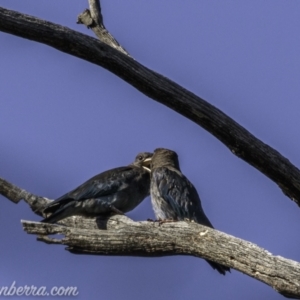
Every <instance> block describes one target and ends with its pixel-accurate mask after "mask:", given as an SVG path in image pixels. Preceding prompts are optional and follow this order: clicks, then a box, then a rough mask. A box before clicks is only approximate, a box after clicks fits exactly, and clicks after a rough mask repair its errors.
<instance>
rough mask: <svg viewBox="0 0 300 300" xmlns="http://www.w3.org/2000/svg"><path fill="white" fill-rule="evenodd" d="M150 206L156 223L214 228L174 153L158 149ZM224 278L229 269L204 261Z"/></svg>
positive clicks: (154, 159)
mask: <svg viewBox="0 0 300 300" xmlns="http://www.w3.org/2000/svg"><path fill="white" fill-rule="evenodd" d="M150 191H151V202H152V206H153V210H154V213H155V216H156V218H157V219H158V220H162V221H164V220H166V221H167V220H173V221H184V220H189V221H194V222H196V223H199V224H202V225H205V226H208V227H211V228H213V226H212V224H211V223H210V221H209V220H208V218H207V217H206V215H205V213H204V211H203V208H202V206H201V201H200V198H199V195H198V193H197V190H196V189H195V187H194V186H193V184H192V183H191V182H190V181H189V180H188V179H187V178H186V177H185V176H184V175H183V174H182V173H181V171H180V167H179V161H178V156H177V154H176V152H174V151H171V150H168V149H163V148H159V149H156V150H155V151H154V152H153V156H152V161H151V188H150ZM207 262H208V263H209V264H210V265H211V266H212V267H213V268H214V269H216V270H217V271H219V273H221V274H223V275H225V272H226V271H230V269H229V268H228V267H225V266H223V265H220V264H218V263H215V262H212V261H209V260H208V261H207Z"/></svg>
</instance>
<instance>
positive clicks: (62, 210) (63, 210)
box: [41, 201, 77, 223]
mask: <svg viewBox="0 0 300 300" xmlns="http://www.w3.org/2000/svg"><path fill="white" fill-rule="evenodd" d="M76 210H77V209H76V205H75V201H71V202H69V203H68V204H67V205H63V206H61V207H59V209H57V210H56V211H54V212H53V213H52V214H51V215H50V216H48V217H46V218H45V219H43V220H42V221H41V222H42V223H56V222H58V221H60V220H62V219H64V218H67V217H70V216H73V215H76V213H77V212H76ZM44 212H45V211H44Z"/></svg>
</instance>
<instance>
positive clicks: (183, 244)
mask: <svg viewBox="0 0 300 300" xmlns="http://www.w3.org/2000/svg"><path fill="white" fill-rule="evenodd" d="M69 219H70V220H69V221H68V224H71V223H72V224H73V227H67V226H61V225H52V224H44V223H38V222H30V221H22V224H23V228H24V230H25V231H26V232H27V233H30V234H36V235H38V240H39V241H43V242H45V243H48V244H61V245H66V246H67V247H66V250H68V251H70V252H71V253H76V254H94V255H130V256H148V257H156V256H167V255H191V256H195V257H201V258H205V259H209V260H212V261H215V262H218V263H221V264H223V265H226V266H228V267H231V268H234V269H236V270H238V271H240V272H243V273H245V274H247V275H249V276H251V277H253V278H255V279H257V280H260V281H262V282H264V283H266V284H268V285H269V286H271V287H272V288H274V289H275V290H276V291H277V292H279V293H280V294H282V295H283V296H286V297H292V298H298V299H300V280H299V278H300V264H299V263H297V262H295V261H292V260H289V259H285V258H283V257H280V256H274V255H272V254H271V253H269V252H268V251H266V250H264V249H262V248H260V247H258V246H257V245H254V244H252V243H249V242H247V241H244V240H241V239H238V238H235V237H233V236H230V235H228V234H225V233H222V232H220V231H217V230H214V229H211V228H208V227H205V226H203V225H199V224H196V223H193V222H174V223H164V224H162V225H160V224H159V223H157V222H156V223H154V222H147V221H145V222H133V221H132V220H131V219H129V218H127V217H125V216H119V215H116V216H113V217H111V218H110V219H106V220H101V219H95V218H94V219H92V218H91V219H82V218H81V221H80V223H77V222H76V219H77V218H76V217H71V218H69ZM83 223H84V224H85V226H83ZM83 228H85V229H83ZM52 234H62V235H64V236H65V237H64V238H60V239H59V238H52V237H51V238H50V237H49V236H48V235H52Z"/></svg>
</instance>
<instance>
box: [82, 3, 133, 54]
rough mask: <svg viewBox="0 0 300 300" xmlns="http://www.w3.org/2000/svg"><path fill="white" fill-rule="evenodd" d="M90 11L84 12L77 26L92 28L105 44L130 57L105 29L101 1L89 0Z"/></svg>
mask: <svg viewBox="0 0 300 300" xmlns="http://www.w3.org/2000/svg"><path fill="white" fill-rule="evenodd" d="M89 4H90V9H89V10H88V9H86V10H84V11H83V12H82V13H81V14H80V15H79V16H78V18H77V24H84V25H85V26H87V28H91V29H92V30H93V31H94V33H95V34H96V36H97V37H98V38H99V39H100V41H102V42H103V43H105V44H107V45H109V46H111V47H113V48H115V49H117V50H118V51H120V52H122V53H124V54H126V55H127V56H129V57H130V55H129V53H128V52H127V51H126V50H125V49H124V48H123V47H122V46H121V45H120V44H119V43H118V41H117V40H116V39H115V38H114V37H113V36H112V34H111V33H110V32H109V31H108V30H107V29H106V28H105V26H104V23H103V16H102V14H101V5H100V2H99V0H89Z"/></svg>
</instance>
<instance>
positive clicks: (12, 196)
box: [0, 178, 51, 216]
mask: <svg viewBox="0 0 300 300" xmlns="http://www.w3.org/2000/svg"><path fill="white" fill-rule="evenodd" d="M0 195H3V196H4V197H6V198H7V199H9V200H10V201H12V202H13V203H16V204H17V203H19V202H20V200H22V199H23V200H24V201H25V202H26V203H28V205H29V206H30V208H31V209H32V210H33V212H34V213H36V214H37V215H39V216H41V215H42V212H41V211H42V208H43V207H45V206H46V204H47V203H49V202H50V201H51V200H49V199H47V198H45V197H40V196H36V195H34V194H31V193H29V192H27V191H25V190H23V189H21V188H19V187H17V186H16V185H14V184H12V183H10V182H8V181H6V180H5V179H3V178H0Z"/></svg>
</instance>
